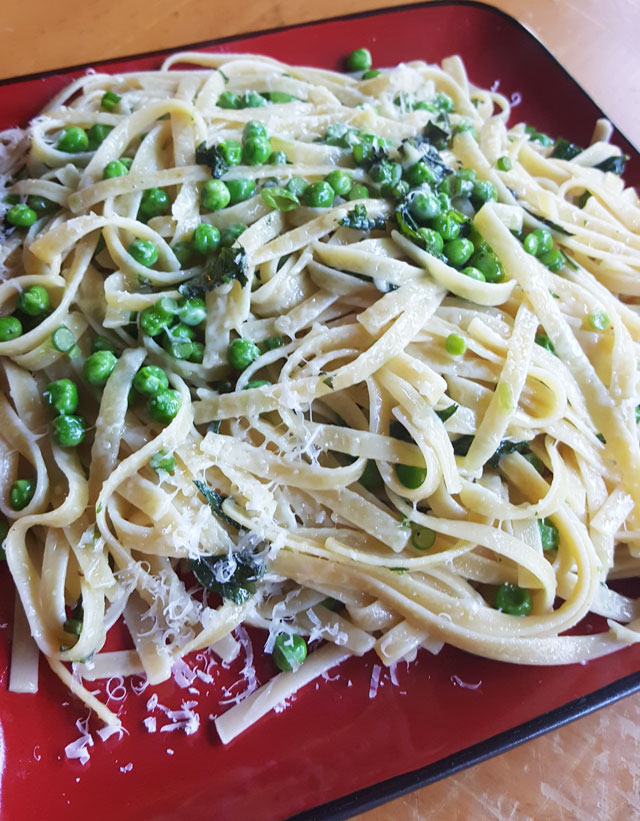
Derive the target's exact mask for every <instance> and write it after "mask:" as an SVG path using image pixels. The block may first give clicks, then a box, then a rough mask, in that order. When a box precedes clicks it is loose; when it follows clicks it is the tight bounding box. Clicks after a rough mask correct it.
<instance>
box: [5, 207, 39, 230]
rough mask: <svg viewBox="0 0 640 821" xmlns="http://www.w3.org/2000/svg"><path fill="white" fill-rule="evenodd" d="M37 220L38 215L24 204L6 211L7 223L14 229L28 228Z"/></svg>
mask: <svg viewBox="0 0 640 821" xmlns="http://www.w3.org/2000/svg"><path fill="white" fill-rule="evenodd" d="M37 219H38V215H37V214H36V212H35V211H34V210H33V208H29V206H28V205H27V204H26V203H25V202H21V203H18V205H14V206H13V207H11V208H10V209H9V210H8V211H7V222H8V223H9V225H14V226H15V227H16V228H30V227H31V226H32V225H33V223H34V222H35V221H36V220H37Z"/></svg>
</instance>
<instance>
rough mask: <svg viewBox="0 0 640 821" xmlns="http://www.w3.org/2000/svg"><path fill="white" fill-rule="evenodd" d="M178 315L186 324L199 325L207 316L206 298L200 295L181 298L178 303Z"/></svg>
mask: <svg viewBox="0 0 640 821" xmlns="http://www.w3.org/2000/svg"><path fill="white" fill-rule="evenodd" d="M178 317H179V318H180V321H181V322H184V324H185V325H193V326H195V325H199V324H200V323H201V322H204V320H205V319H206V318H207V306H206V305H205V302H204V299H201V298H200V297H198V296H194V297H191V298H190V299H184V300H181V301H180V303H179V304H178Z"/></svg>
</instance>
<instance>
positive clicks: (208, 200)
mask: <svg viewBox="0 0 640 821" xmlns="http://www.w3.org/2000/svg"><path fill="white" fill-rule="evenodd" d="M230 200H231V194H230V193H229V189H228V188H227V186H226V185H225V184H224V183H223V182H222V180H209V181H208V182H205V184H204V185H203V186H202V189H201V191H200V202H201V203H202V205H203V206H204V207H205V208H206V209H207V210H209V211H219V210H220V209H221V208H226V207H227V205H229V201H230Z"/></svg>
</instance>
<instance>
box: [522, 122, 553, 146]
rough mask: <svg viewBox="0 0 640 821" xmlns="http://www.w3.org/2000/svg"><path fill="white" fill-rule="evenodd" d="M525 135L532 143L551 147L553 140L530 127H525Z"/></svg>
mask: <svg viewBox="0 0 640 821" xmlns="http://www.w3.org/2000/svg"><path fill="white" fill-rule="evenodd" d="M524 130H525V134H528V135H529V139H530V140H531V141H532V142H536V143H540V145H553V140H552V139H551V137H549V136H548V135H547V134H542V133H541V132H540V131H537V130H536V129H535V128H534V127H533V126H532V125H527V126H525V129H524Z"/></svg>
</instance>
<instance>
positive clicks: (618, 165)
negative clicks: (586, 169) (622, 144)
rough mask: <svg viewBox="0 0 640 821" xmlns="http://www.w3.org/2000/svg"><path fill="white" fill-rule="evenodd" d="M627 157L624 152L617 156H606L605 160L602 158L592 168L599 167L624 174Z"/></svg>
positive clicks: (601, 169) (613, 172) (602, 169)
mask: <svg viewBox="0 0 640 821" xmlns="http://www.w3.org/2000/svg"><path fill="white" fill-rule="evenodd" d="M628 159H629V158H628V157H626V156H625V155H624V154H621V155H620V156H618V157H607V159H606V160H602V162H600V163H598V164H597V165H596V166H594V168H599V169H600V171H610V172H611V173H612V174H624V170H625V168H626V165H627V160H628Z"/></svg>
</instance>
